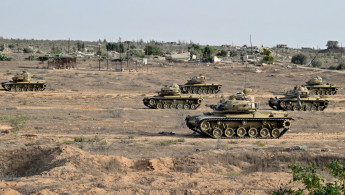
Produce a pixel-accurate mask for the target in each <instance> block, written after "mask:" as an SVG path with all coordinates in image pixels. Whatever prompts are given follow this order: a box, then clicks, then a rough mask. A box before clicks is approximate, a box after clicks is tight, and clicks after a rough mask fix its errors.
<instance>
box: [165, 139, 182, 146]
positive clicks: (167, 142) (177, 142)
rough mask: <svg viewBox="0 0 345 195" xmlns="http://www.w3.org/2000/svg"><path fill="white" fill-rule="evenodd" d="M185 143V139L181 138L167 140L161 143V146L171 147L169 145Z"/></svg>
mask: <svg viewBox="0 0 345 195" xmlns="http://www.w3.org/2000/svg"><path fill="white" fill-rule="evenodd" d="M184 141H185V140H184V138H180V139H177V140H165V141H161V142H159V145H160V146H169V145H173V144H179V143H182V142H184Z"/></svg>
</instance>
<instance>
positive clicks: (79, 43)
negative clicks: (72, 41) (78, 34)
mask: <svg viewBox="0 0 345 195" xmlns="http://www.w3.org/2000/svg"><path fill="white" fill-rule="evenodd" d="M77 48H78V51H83V50H84V49H85V43H82V42H79V41H78V42H77Z"/></svg>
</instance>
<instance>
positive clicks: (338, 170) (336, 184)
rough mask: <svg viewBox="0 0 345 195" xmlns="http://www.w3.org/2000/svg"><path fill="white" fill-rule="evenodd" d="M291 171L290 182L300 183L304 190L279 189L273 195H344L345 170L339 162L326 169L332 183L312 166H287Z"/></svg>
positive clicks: (298, 164)
mask: <svg viewBox="0 0 345 195" xmlns="http://www.w3.org/2000/svg"><path fill="white" fill-rule="evenodd" d="M289 168H290V169H291V171H292V176H293V178H292V181H291V182H295V181H299V182H302V183H303V185H304V189H298V190H293V189H281V190H279V191H276V192H273V193H272V194H274V195H279V194H296V195H297V194H305V193H304V192H305V191H308V192H309V194H313V195H319V194H320V195H321V194H334V195H337V194H339V195H340V194H345V168H344V166H343V165H342V164H341V163H340V162H339V161H333V162H332V163H330V164H329V165H327V166H326V168H327V169H328V170H329V172H330V174H331V175H332V176H333V177H334V179H332V182H327V181H326V179H325V178H324V177H323V176H322V175H321V174H320V173H318V171H317V167H316V166H315V165H314V164H311V165H310V166H302V165H301V164H300V163H296V164H293V165H289Z"/></svg>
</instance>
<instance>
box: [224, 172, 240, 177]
mask: <svg viewBox="0 0 345 195" xmlns="http://www.w3.org/2000/svg"><path fill="white" fill-rule="evenodd" d="M219 175H221V176H224V177H238V176H240V175H241V174H240V173H237V172H230V173H220V174H219Z"/></svg>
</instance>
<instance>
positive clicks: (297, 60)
mask: <svg viewBox="0 0 345 195" xmlns="http://www.w3.org/2000/svg"><path fill="white" fill-rule="evenodd" d="M307 60H308V57H307V56H306V55H305V54H303V53H299V54H296V55H294V56H292V58H291V62H292V63H294V64H301V65H303V64H306V63H307Z"/></svg>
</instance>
